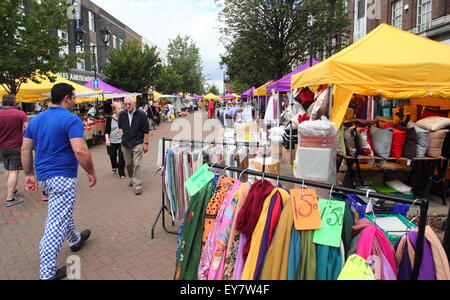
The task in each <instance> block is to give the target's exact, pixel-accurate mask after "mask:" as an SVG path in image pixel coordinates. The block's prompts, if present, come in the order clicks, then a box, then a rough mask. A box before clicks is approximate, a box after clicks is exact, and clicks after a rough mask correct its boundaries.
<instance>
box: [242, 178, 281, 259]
mask: <svg viewBox="0 0 450 300" xmlns="http://www.w3.org/2000/svg"><path fill="white" fill-rule="evenodd" d="M274 189H275V187H274V186H273V185H272V183H270V181H267V180H258V181H257V182H255V183H254V184H253V185H252V187H251V188H250V191H249V192H248V196H247V200H246V201H245V204H244V206H243V207H242V209H241V211H240V212H239V215H238V218H237V229H238V230H239V231H240V232H241V233H243V234H245V235H247V236H248V237H249V239H248V240H247V243H246V244H245V247H244V250H243V256H244V259H247V256H248V252H249V251H250V246H251V236H252V234H253V231H254V230H255V227H256V224H257V223H258V220H259V217H260V215H261V211H262V209H263V205H264V201H265V200H266V198H267V197H268V196H269V195H270V193H272V191H273V190H274Z"/></svg>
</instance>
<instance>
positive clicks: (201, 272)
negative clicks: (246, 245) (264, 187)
mask: <svg viewBox="0 0 450 300" xmlns="http://www.w3.org/2000/svg"><path fill="white" fill-rule="evenodd" d="M240 184H241V183H240V181H237V182H236V183H235V184H234V185H233V187H232V188H231V190H229V191H228V193H227V196H226V197H225V199H224V200H223V202H222V206H221V207H220V209H219V212H218V213H217V217H216V220H215V222H214V227H213V229H212V230H211V232H210V234H209V236H208V239H207V240H206V244H205V246H204V247H203V251H202V256H201V258H200V264H199V268H198V277H197V279H198V280H208V277H209V270H210V268H211V266H212V263H213V259H214V256H215V255H216V253H215V251H214V250H215V249H216V244H217V242H218V241H219V239H220V236H219V235H220V229H221V227H222V223H223V219H224V214H225V211H226V209H227V208H228V206H229V205H230V203H231V201H232V200H233V197H234V195H235V194H236V192H237V190H238V188H239V185H240ZM225 245H226V243H225ZM221 255H222V254H221ZM214 275H215V274H214Z"/></svg>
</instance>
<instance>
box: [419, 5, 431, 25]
mask: <svg viewBox="0 0 450 300" xmlns="http://www.w3.org/2000/svg"><path fill="white" fill-rule="evenodd" d="M431 10H432V4H431V0H418V2H417V27H418V28H419V32H422V31H425V30H427V29H428V28H430V24H431Z"/></svg>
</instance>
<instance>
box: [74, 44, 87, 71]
mask: <svg viewBox="0 0 450 300" xmlns="http://www.w3.org/2000/svg"><path fill="white" fill-rule="evenodd" d="M76 51H77V54H80V53H84V50H83V47H76ZM77 69H78V70H83V71H84V70H86V61H85V60H84V59H81V60H79V61H77Z"/></svg>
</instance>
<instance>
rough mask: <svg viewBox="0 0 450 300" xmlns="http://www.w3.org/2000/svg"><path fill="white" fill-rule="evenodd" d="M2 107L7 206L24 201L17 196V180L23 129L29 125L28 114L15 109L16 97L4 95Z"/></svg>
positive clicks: (0, 145)
mask: <svg viewBox="0 0 450 300" xmlns="http://www.w3.org/2000/svg"><path fill="white" fill-rule="evenodd" d="M2 104H3V105H2V108H0V160H1V161H2V162H3V165H4V167H5V171H6V181H5V182H6V186H7V194H6V206H7V207H10V206H13V205H17V204H20V203H22V202H23V200H22V199H18V198H17V182H18V180H19V171H20V170H22V163H21V159H20V148H21V147H22V140H23V129H24V128H26V126H27V125H28V117H27V115H26V114H25V113H24V112H23V111H20V110H17V109H15V106H16V97H15V96H14V95H4V96H3V97H2Z"/></svg>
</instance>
